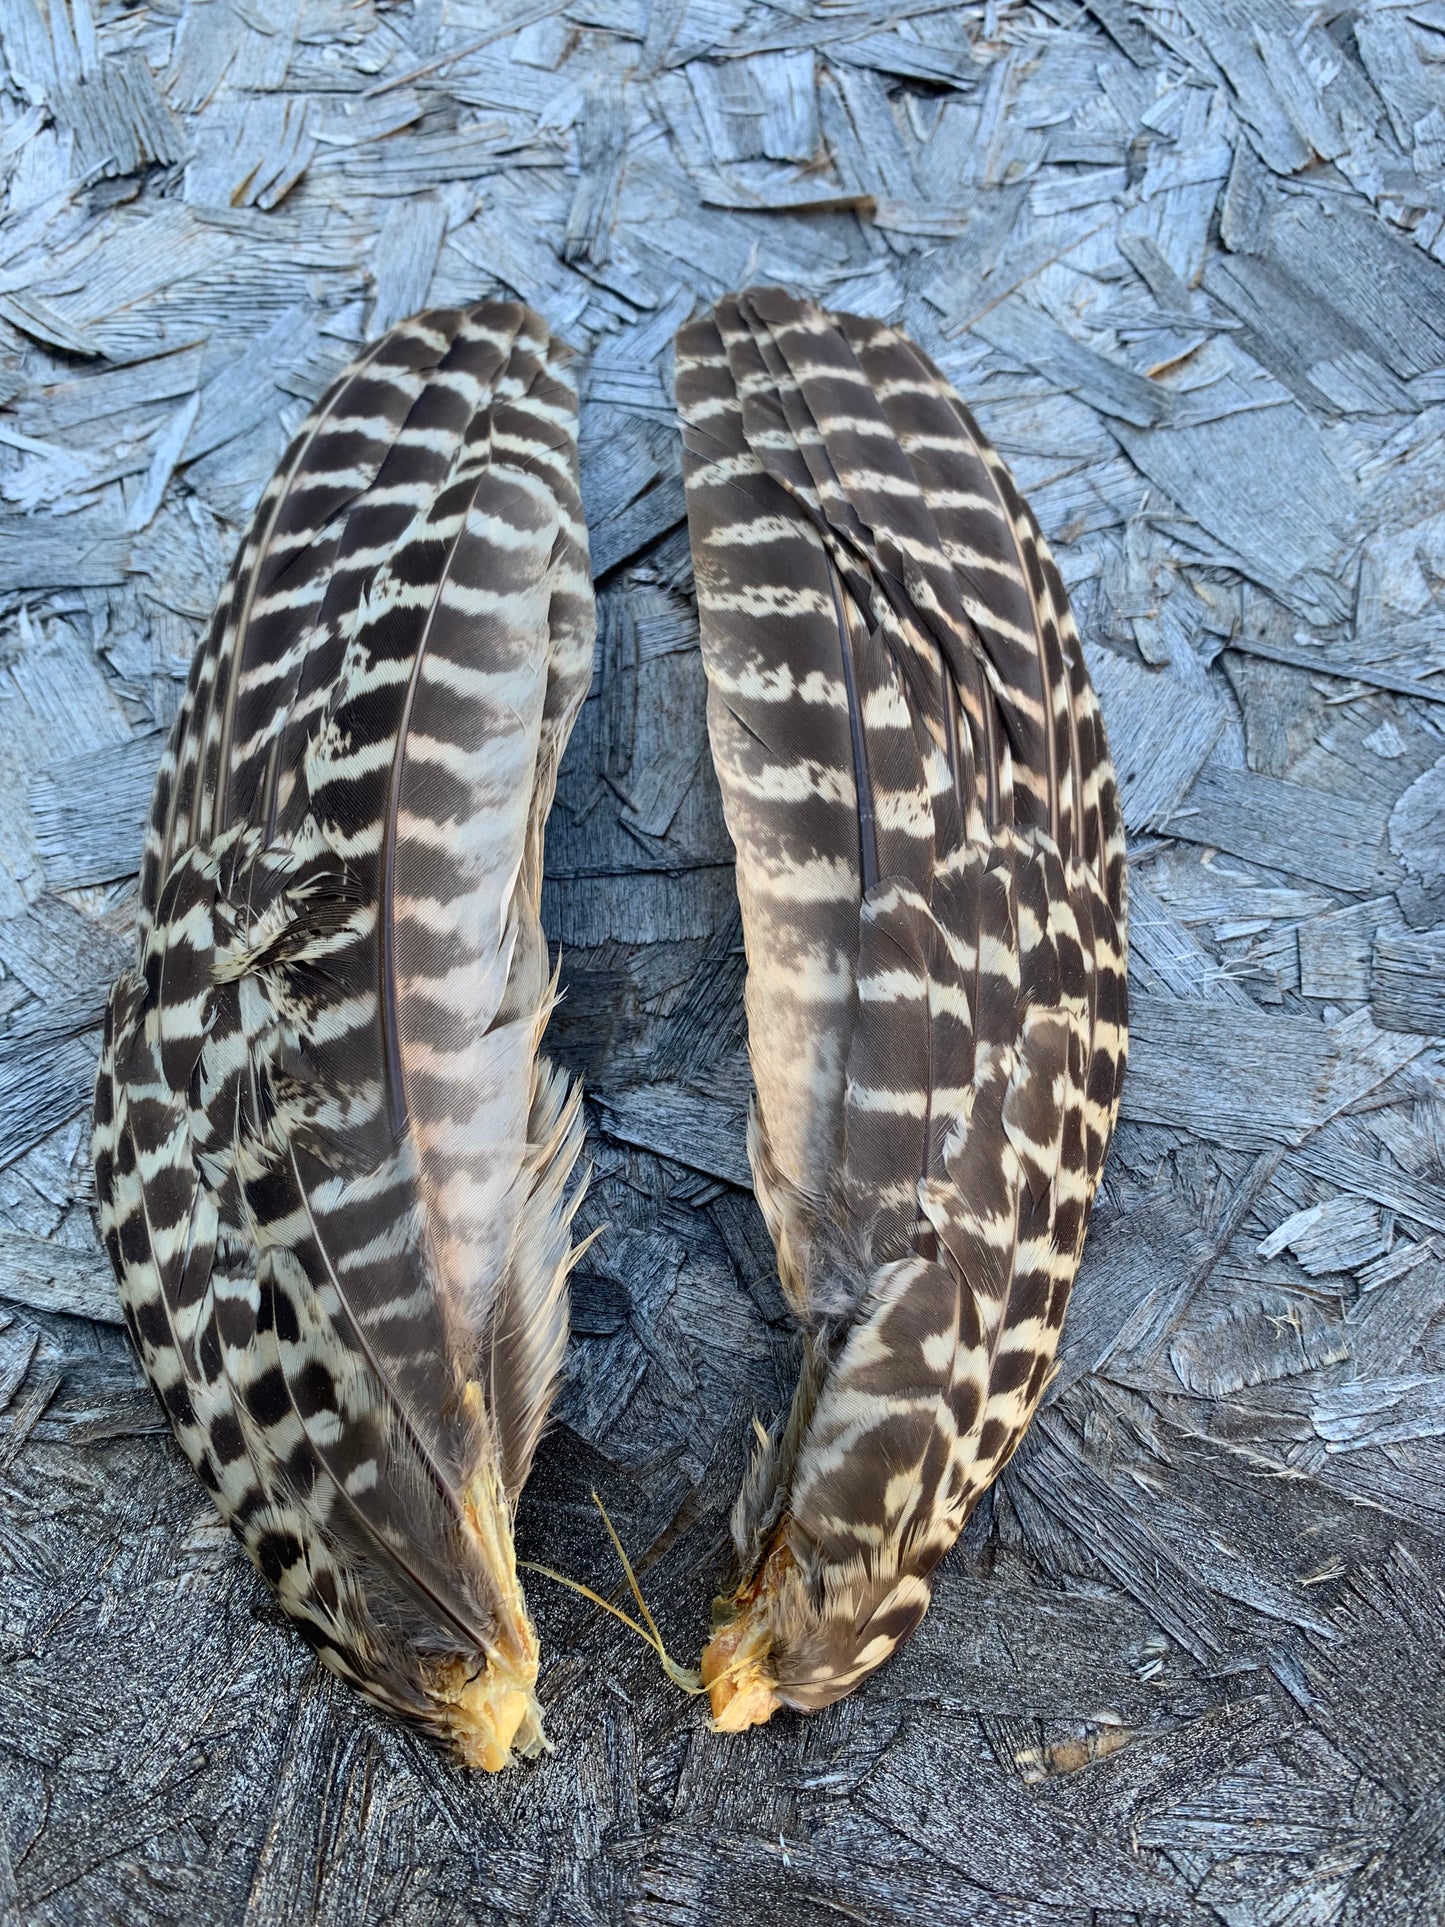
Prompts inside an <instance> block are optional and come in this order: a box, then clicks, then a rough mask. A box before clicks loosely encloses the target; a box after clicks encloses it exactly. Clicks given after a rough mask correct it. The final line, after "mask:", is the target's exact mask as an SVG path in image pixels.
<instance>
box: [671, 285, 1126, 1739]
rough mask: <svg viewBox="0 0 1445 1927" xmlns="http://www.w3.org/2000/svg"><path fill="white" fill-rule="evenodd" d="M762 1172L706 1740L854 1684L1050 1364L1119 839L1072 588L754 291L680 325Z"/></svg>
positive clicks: (960, 418)
mask: <svg viewBox="0 0 1445 1927" xmlns="http://www.w3.org/2000/svg"><path fill="white" fill-rule="evenodd" d="M677 399H678V408H679V411H680V413H681V416H682V422H683V438H684V466H685V479H686V485H687V505H688V522H689V528H690V533H691V539H692V549H693V564H694V573H695V576H696V581H697V591H698V608H699V615H700V619H701V626H702V646H703V656H704V661H705V664H706V669H707V675H708V683H709V702H708V718H709V729H710V734H711V740H712V748H713V755H714V760H715V763H716V766H717V770H718V776H719V780H720V783H721V788H722V795H723V804H724V809H725V812H726V815H727V821H728V827H729V830H730V832H731V834H732V838H733V842H734V844H735V845H736V849H737V884H738V895H739V898H740V900H741V904H742V912H743V928H744V936H745V941H746V948H747V959H748V982H747V1017H748V1034H749V1048H750V1053H751V1058H752V1066H753V1076H754V1083H755V1087H756V1103H755V1106H754V1110H753V1114H752V1118H751V1124H750V1133H749V1153H750V1157H751V1162H752V1167H753V1172H754V1176H755V1180H756V1190H757V1196H758V1201H759V1203H760V1205H761V1207H762V1210H763V1213H764V1216H765V1218H766V1220H767V1223H768V1227H769V1230H770V1231H771V1233H772V1236H773V1239H774V1242H775V1244H776V1246H777V1252H778V1265H779V1274H780V1277H781V1279H782V1283H783V1286H784V1289H785V1291H786V1292H787V1294H788V1297H789V1299H790V1301H791V1304H792V1307H793V1309H794V1312H795V1314H796V1316H797V1318H798V1321H799V1323H800V1325H801V1327H802V1332H803V1341H804V1359H803V1366H802V1371H801V1375H800V1380H799V1384H798V1388H797V1392H796V1396H795V1398H794V1401H793V1405H792V1409H791V1412H790V1414H789V1416H788V1418H787V1420H786V1422H785V1423H784V1424H783V1425H782V1426H781V1427H780V1428H779V1429H778V1430H777V1431H775V1432H774V1433H773V1434H771V1435H769V1436H767V1437H765V1439H764V1440H763V1442H762V1443H761V1444H760V1448H759V1451H758V1453H757V1455H756V1457H755V1460H754V1463H753V1465H752V1467H751V1470H750V1472H749V1474H748V1477H747V1479H746V1481H745V1483H744V1486H743V1490H742V1492H741V1494H740V1496H739V1498H738V1502H737V1505H736V1507H735V1510H734V1513H733V1525H732V1530H733V1538H734V1543H735V1550H736V1554H737V1563H738V1570H739V1578H738V1583H737V1586H736V1588H735V1590H734V1592H733V1593H732V1594H731V1596H729V1597H728V1598H726V1599H723V1600H720V1601H719V1602H718V1606H717V1609H716V1611H715V1630H714V1637H713V1639H712V1642H711V1644H710V1645H709V1647H708V1649H707V1652H706V1653H705V1654H704V1657H703V1675H704V1678H705V1679H706V1680H707V1681H708V1682H709V1685H710V1689H711V1697H712V1706H713V1715H714V1721H715V1723H716V1724H717V1725H718V1726H719V1727H720V1728H723V1729H728V1730H731V1729H736V1728H740V1727H743V1726H746V1725H749V1724H751V1723H754V1722H757V1721H760V1720H765V1719H767V1718H768V1717H769V1716H770V1715H771V1713H772V1712H773V1711H774V1709H775V1708H776V1707H778V1706H779V1705H784V1706H790V1707H795V1708H799V1709H803V1710H808V1709H811V1708H816V1707H820V1706H825V1705H827V1704H829V1703H830V1702H832V1701H834V1700H836V1699H838V1698H840V1697H841V1696H842V1695H844V1694H845V1693H848V1692H850V1691H851V1690H852V1689H853V1687H854V1686H856V1685H857V1684H858V1682H859V1681H860V1680H861V1679H863V1678H864V1677H865V1676H866V1675H867V1674H868V1673H870V1672H871V1671H872V1670H873V1669H874V1668H875V1667H877V1666H879V1665H881V1664H882V1662H883V1661H884V1660H885V1659H886V1658H887V1657H888V1655H889V1654H890V1653H891V1652H893V1651H894V1649H895V1648H896V1647H897V1646H898V1644H899V1643H900V1642H901V1641H902V1640H903V1639H905V1638H907V1636H908V1634H909V1633H910V1632H911V1631H912V1629H913V1628H914V1627H915V1626H916V1625H917V1624H918V1621H919V1620H920V1619H921V1617H922V1615H923V1613H924V1611H925V1610H926V1607H927V1605H928V1601H929V1597H930V1594H931V1588H932V1583H933V1570H934V1567H935V1566H936V1564H937V1562H938V1560H939V1559H940V1558H941V1557H942V1555H943V1554H944V1553H945V1552H946V1551H947V1550H948V1548H949V1547H950V1546H951V1545H952V1544H953V1543H954V1541H955V1539H956V1538H957V1536H958V1534H959V1532H960V1531H961V1529H962V1527H963V1524H964V1521H965V1519H966V1518H967V1516H968V1513H969V1511H970V1509H971V1508H972V1507H973V1505H974V1504H975V1503H976V1502H977V1500H978V1498H979V1497H980V1495H981V1494H982V1493H983V1492H984V1491H985V1490H986V1489H987V1487H988V1486H989V1484H990V1483H991V1482H992V1480H993V1479H994V1478H995V1477H996V1476H997V1475H998V1472H999V1471H1000V1469H1001V1468H1002V1466H1003V1465H1004V1463H1005V1462H1006V1460H1007V1458H1008V1456H1009V1454H1010V1453H1011V1452H1012V1451H1013V1450H1014V1448H1015V1447H1016V1446H1017V1444H1018V1442H1019V1440H1020V1438H1021V1437H1022V1436H1023V1432H1024V1429H1025V1427H1026V1426H1027V1424H1028V1422H1029V1419H1030V1417H1031V1416H1032V1414H1033V1411H1034V1409H1035V1407H1036V1406H1037V1403H1038V1400H1039V1398H1040V1396H1041V1394H1042V1392H1043V1389H1044V1386H1045V1384H1046V1382H1047V1378H1048V1375H1049V1371H1050V1367H1051V1363H1052V1360H1053V1356H1054V1351H1055V1348H1056V1345H1057V1342H1058V1335H1059V1330H1060V1327H1061V1325H1062V1322H1063V1316H1064V1308H1065V1304H1066V1301H1067V1298H1068V1293H1069V1288H1070V1285H1071V1284H1072V1281H1073V1277H1074V1273H1075V1271H1076V1269H1077V1266H1078V1262H1079V1257H1080V1253H1081V1251H1082V1247H1083V1241H1084V1234H1085V1230H1086V1228H1087V1223H1088V1216H1089V1209H1090V1206H1091V1203H1092V1200H1093V1196H1094V1193H1095V1190H1096V1188H1097V1185H1098V1182H1099V1176H1100V1172H1101V1169H1102V1166H1103V1161H1104V1154H1105V1151H1106V1149H1107V1147H1108V1142H1109V1138H1110V1134H1111V1132H1112V1130H1113V1126H1114V1121H1115V1117H1116V1115H1117V1110H1118V1099H1119V1088H1120V1082H1121V1079H1122V1075H1123V1069H1124V1058H1125V1050H1126V1042H1127V1029H1126V1008H1125V982H1124V978H1125V878H1124V841H1123V832H1122V827H1121V822H1120V816H1119V808H1118V799H1117V795H1116V792H1115V785H1114V777H1113V772H1112V768H1111V765H1110V762H1109V756H1108V749H1107V745H1106V743H1105V740H1104V733H1103V727H1102V723H1101V720H1100V716H1099V710H1098V705H1097V703H1096V701H1095V698H1094V694H1093V691H1092V689H1091V687H1090V684H1089V679H1088V675H1087V673H1086V670H1085V667H1084V661H1083V655H1082V651H1081V649H1080V645H1079V638H1078V634H1077V631H1076V629H1075V627H1074V624H1073V620H1072V618H1071V616H1070V613H1069V608H1068V601H1067V597H1066V595H1065V592H1064V588H1063V584H1062V582H1061V580H1060V577H1059V574H1058V571H1057V569H1056V567H1055V565H1054V562H1053V560H1052V557H1051V556H1050V554H1049V551H1048V548H1047V546H1046V544H1045V542H1044V540H1043V537H1042V535H1041V534H1040V532H1039V529H1038V526H1037V523H1036V522H1035V521H1034V518H1033V516H1032V514H1031V513H1030V511H1029V510H1028V508H1027V506H1026V504H1025V503H1024V502H1023V501H1022V499H1021V498H1020V496H1019V494H1018V491H1017V489H1016V488H1015V486H1014V483H1013V480H1012V478H1011V477H1010V475H1009V473H1008V470H1007V469H1006V467H1005V466H1004V464H1003V462H1002V461H1001V460H1000V459H999V457H998V455H997V454H996V453H995V452H994V450H993V449H992V448H991V447H990V446H989V444H988V443H987V441H986V440H985V439H984V437H983V435H982V434H981V433H980V431H979V429H978V427H977V425H976V423H975V422H974V421H973V419H972V417H971V416H970V415H969V414H968V412H967V411H966V409H965V408H964V407H963V405H962V403H961V402H960V400H959V398H958V397H957V395H956V394H955V393H954V392H953V390H952V389H951V388H950V387H949V385H948V383H947V382H946V381H945V380H944V378H943V377H942V375H941V374H940V373H939V371H938V370H937V368H936V367H935V366H934V365H933V364H932V363H931V362H930V361H929V360H928V359H927V357H926V356H925V355H923V354H922V353H921V352H920V351H919V350H918V349H917V348H916V347H915V346H914V345H913V344H912V343H911V342H909V341H908V340H907V339H906V338H905V337H904V336H903V335H901V334H899V333H898V332H896V331H895V330H893V329H891V328H888V327H886V326H883V325H882V324H880V323H877V322H873V321H868V320H864V319H862V318H860V317H857V316H853V315H846V314H838V315H829V314H825V313H823V312H822V311H821V310H819V309H818V308H817V307H815V306H814V305H812V304H811V303H809V302H805V301H799V300H796V299H794V298H793V297H791V296H789V295H787V294H785V293H783V292H782V291H781V290H778V289H768V288H764V289H753V290H750V291H748V292H746V293H744V294H741V295H738V296H735V297H729V298H728V299H725V300H724V301H722V302H720V303H719V305H718V307H717V309H716V311H715V312H714V314H712V315H711V316H709V317H708V318H706V319H704V320H700V321H696V322H693V323H691V324H689V325H688V326H687V327H686V328H684V329H683V330H682V332H681V333H680V334H679V336H678V341H677Z"/></svg>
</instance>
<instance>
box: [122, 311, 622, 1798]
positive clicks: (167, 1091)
mask: <svg viewBox="0 0 1445 1927" xmlns="http://www.w3.org/2000/svg"><path fill="white" fill-rule="evenodd" d="M568 359H569V356H568V351H567V349H566V348H565V347H564V346H563V345H562V344H561V343H559V342H557V341H554V340H553V339H552V338H551V337H550V335H549V334H548V331H547V329H546V327H545V326H544V324H543V323H542V322H541V321H540V320H539V319H538V317H537V316H536V315H534V314H532V313H530V312H529V311H528V310H527V309H525V308H523V307H521V306H519V305H517V304H514V303H512V304H508V303H487V304H483V305H481V306H479V307H475V308H472V309H471V310H461V309H437V310H434V311H432V312H429V313H426V314H422V315H419V316H417V317H416V319H415V320H413V321H410V322H407V323H405V324H403V325H402V326H401V327H398V328H396V329H393V330H392V332H391V333H390V334H388V335H387V336H385V337H384V338H383V339H382V340H381V341H379V342H377V343H376V344H375V345H374V346H373V347H372V348H370V349H369V350H368V351H367V352H366V353H365V354H364V355H363V356H362V358H361V359H360V360H359V361H358V362H357V363H356V364H355V366H354V367H353V368H351V369H350V370H349V371H348V372H347V373H346V374H345V375H343V376H342V377H341V379H340V380H339V381H338V382H337V383H336V384H335V385H334V387H333V388H332V389H331V390H330V392H329V393H328V394H327V395H326V396H325V397H324V398H323V399H322V401H321V402H320V403H319V404H318V406H317V408H316V410H315V412H314V413H313V414H312V416H311V418H310V420H309V421H308V422H307V423H306V424H305V426H304V427H303V428H302V430H301V432H300V434H299V435H298V436H297V438H296V440H295V441H294V442H293V443H292V445H291V447H290V449H289V450H288V451H287V453H286V456H285V458H284V459H283V461H282V464H281V467H280V468H279V470H278V471H277V473H276V475H275V477H274V478H273V480H272V481H271V483H270V485H269V486H268V488H267V490H266V492H265V494H264V496H263V497H262V500H261V505H260V507H259V509H258V510H257V513H256V518H255V521H254V523H253V525H252V528H251V530H250V533H249V535H248V536H247V538H246V540H245V542H244V544H243V545H242V548H241V551H240V553H239V555H238V556H237V559H236V562H235V565H234V567H233V569H232V571H231V575H230V578H229V581H228V583H227V585H226V589H225V591H224V593H223V594H222V597H221V601H220V605H219V607H218V609H217V611H216V615H215V619H214V621H213V624H212V627H211V630H210V633H209V636H208V638H207V640H206V642H205V644H204V645H203V646H202V648H201V649H200V651H199V652H198V653H197V656H196V659H195V662H194V664H193V666H192V671H191V676H190V681H189V685H188V687H187V690H186V694H185V698H184V702H183V705H182V708H181V713H180V715H179V717H178V719H177V722H176V726H175V731H174V734H173V736H172V741H171V746H170V750H169V752H168V754H167V756H166V759H165V761H164V763H163V764H162V767H161V771H160V775H159V777H158V778H157V782H156V789H155V796H154V800H153V804H152V810H151V820H150V828H149V832H148V835H147V840H146V846H145V855H144V860H143V866H142V876H141V908H140V933H139V947H138V957H137V964H136V968H135V970H134V971H127V972H126V973H125V974H124V975H123V976H122V977H121V978H120V979H119V981H118V982H117V984H116V986H115V989H114V991H113V992H112V995H111V999H110V1005H109V1010H108V1013H107V1022H106V1032H105V1043H104V1051H103V1055H102V1059H101V1065H100V1073H99V1079H98V1083H97V1090H96V1106H95V1130H94V1159H95V1169H96V1185H97V1191H98V1195H99V1200H100V1217H101V1227H102V1231H103V1233H104V1237H105V1241H106V1244H107V1246H108V1247H109V1250H110V1254H111V1257H112V1260H113V1262H114V1265H115V1269H116V1274H117V1277H118V1278H119V1281H120V1291H121V1300H122V1303H123V1305H124V1307H125V1313H126V1318H127V1321H128V1323H129V1325H130V1329H131V1333H132V1335H133V1337H134V1340H135V1343H136V1345H137V1347H138V1349H139V1351H140V1355H141V1359H142V1362H143V1364H144V1367H145V1370H146V1373H147V1375H148V1376H149V1378H150V1380H151V1383H152V1384H153V1385H154V1387H155V1389H156V1391H157V1392H158V1394H159V1395H160V1397H161V1399H162V1401H163V1403H164V1405H165V1408H166V1410H167V1412H168V1414H169V1416H170V1420H171V1423H172V1426H173V1427H174V1430H175V1433H176V1436H177V1438H178V1439H179V1441H180V1443H181V1445H182V1446H183V1447H184V1449H185V1451H186V1453H187V1455H188V1457H189V1458H190V1460H191V1462H192V1464H193V1465H194V1466H195V1468H196V1470H197V1472H198V1473H199V1474H200V1476H201V1478H202V1479H203V1480H204V1481H205V1483H206V1485H207V1486H208V1487H209V1489H210V1490H211V1492H212V1494H213V1495H214V1497H215V1499H216V1502H217V1504H218V1506H219V1507H220V1509H221V1511H222V1513H223V1515H224V1516H225V1517H226V1519H227V1520H228V1521H229V1522H230V1524H231V1525H232V1527H233V1528H234V1529H235V1531H236V1533H237V1536H238V1537H239V1538H240V1540H241V1542H242V1544H243V1545H244V1546H245V1548H246V1550H247V1552H248V1553H249V1554H250V1555H251V1557H252V1559H253V1560H254V1561H255V1563H256V1564H257V1566H258V1567H259V1568H260V1569H261V1571H262V1572H263V1573H264V1575H265V1576H266V1578H267V1579H268V1580H269V1582H270V1583H271V1585H272V1586H273V1587H274V1588H275V1591H276V1594H277V1596H278V1598H279V1600H280V1602H281V1604H282V1605H283V1606H284V1607H285V1609H286V1611H287V1612H288V1613H289V1614H290V1615H291V1617H292V1618H293V1619H294V1620H295V1622H296V1624H297V1625H298V1627H299V1628H300V1630H301V1631H302V1633H303V1634H304V1635H305V1636H306V1637H307V1638H308V1639H309V1640H310V1641H311V1643H312V1644H313V1645H314V1646H315V1648H316V1650H317V1652H318V1654H319V1655H320V1657H321V1659H322V1661H323V1662H324V1663H325V1664H326V1665H328V1666H329V1667H331V1668H332V1669H333V1670H334V1671H335V1672H337V1673H339V1674H341V1675H342V1676H343V1677H345V1678H347V1679H349V1680H351V1681H352V1682H353V1683H354V1684H355V1685H357V1686H358V1687H360V1688H361V1690H362V1691H363V1692H365V1693H367V1694H368V1695H369V1696H370V1697H371V1698H373V1699H374V1700H376V1701H378V1702H379V1703H380V1704H382V1705H384V1706H386V1707H388V1708H390V1709H391V1710H393V1711H395V1712H397V1713H399V1714H401V1715H404V1716H407V1717H410V1718H412V1719H415V1720H418V1721H421V1722H423V1723H424V1724H426V1725H427V1726H429V1727H430V1728H432V1729H433V1730H435V1731H437V1732H439V1733H442V1734H445V1735H447V1736H449V1737H450V1738H451V1739H452V1740H453V1741H454V1743H455V1744H456V1745H457V1747H458V1748H459V1750H460V1751H461V1752H462V1754H463V1756H464V1757H466V1758H467V1759H468V1760H469V1761H470V1762H471V1763H472V1764H474V1765H478V1766H485V1767H488V1768H495V1767H498V1766H501V1765H504V1764H505V1763H506V1761H507V1759H508V1757H509V1756H510V1754H511V1753H512V1752H513V1751H514V1750H515V1751H520V1752H523V1753H529V1752H534V1751H536V1750H537V1748H538V1747H539V1746H541V1745H542V1744H544V1741H543V1737H542V1730H541V1723H540V1716H539V1713H538V1709H537V1704H536V1700H535V1696H534V1692H533V1685H534V1682H535V1679H536V1673H537V1648H536V1640H535V1637H534V1634H533V1631H532V1627H531V1624H530V1621H529V1619H528V1616H527V1611H526V1606H525V1603H524V1601H523V1598H522V1593H521V1589H520V1586H519V1584H518V1580H517V1574H516V1565H515V1559H514V1555H513V1550H512V1533H511V1521H512V1508H513V1505H514V1503H515V1500H516V1497H517V1494H518V1492H519V1491H520V1489H521V1486H522V1483H523V1481H524V1480H525V1478H526V1476H527V1472H528V1469H529V1467H530V1465H531V1461H532V1456H533V1453H534V1451H535V1448H536V1445H537V1440H538V1437H539V1434H540V1432H541V1429H542V1426H543V1424H544V1421H545V1419H546V1415H547V1411H548V1407H549V1405H550V1403H551V1399H552V1394H553V1390H554V1386H555V1382H556V1378H557V1373H558V1370H559V1367H560V1364H561V1357H562V1350H563V1346H564V1344H565V1341H566V1333H567V1307H566V1277H567V1271H568V1268H569V1264H570V1262H571V1251H570V1235H569V1227H570V1222H571V1218H572V1214H573V1211H574V1209H575V1207H576V1203H577V1193H576V1191H575V1190H574V1191H572V1192H571V1193H569V1191H568V1178H569V1175H570V1173H571V1171H572V1168H573V1165H574V1163H575V1160H576V1157H577V1153H578V1149H579V1146H580V1139H581V1124H580V1117H579V1109H578V1093H577V1091H576V1090H575V1089H571V1090H569V1088H568V1084H567V1080H566V1079H565V1077H564V1076H563V1075H562V1074H561V1073H560V1072H559V1071H558V1070H556V1069H555V1068H554V1067H553V1066H552V1065H551V1064H550V1063H549V1062H548V1061H547V1060H546V1059H545V1058H544V1057H542V1056H540V1055H539V1052H538V1045H539V1042H540V1039H541V1034H542V1030H543V1027H544V1026H545V1024H546V1021H547V1016H548V1013H549V1011H550V1009H551V1006H552V1002H553V998H554V980H553V978H552V976H551V973H550V970H549V965H548V958H547V951H546V945H545V942H544V939H543V935H542V928H541V922H540V917H539V910H538V902H539V893H540V889H541V868H542V832H543V826H544V823H545V820H546V816H547V811H548V809H549V808H550V806H551V801H552V795H553V790H554V785H555V778H556V771H557V762H558V758H559V756H560V755H561V751H562V747H563V744H564V743H565V741H566V738H567V735H568V732H569V730H570V729H571V726H572V722H573V720H574V718H575V716H576V714H577V710H578V707H579V705H580V704H581V701H582V698H583V696H584V694H585V693H586V688H587V684H588V680H589V678H590V674H591V665H592V640H593V627H594V614H593V601H592V591H591V583H590V579H589V575H588V567H587V538H586V532H585V529H584V527H583V523H582V516H581V507H580V502H579V498H578V493H577V446H576V416H577V405H576V394H575V389H574V387H573V384H572V381H571V378H570V375H569V374H568V371H567V363H568Z"/></svg>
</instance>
